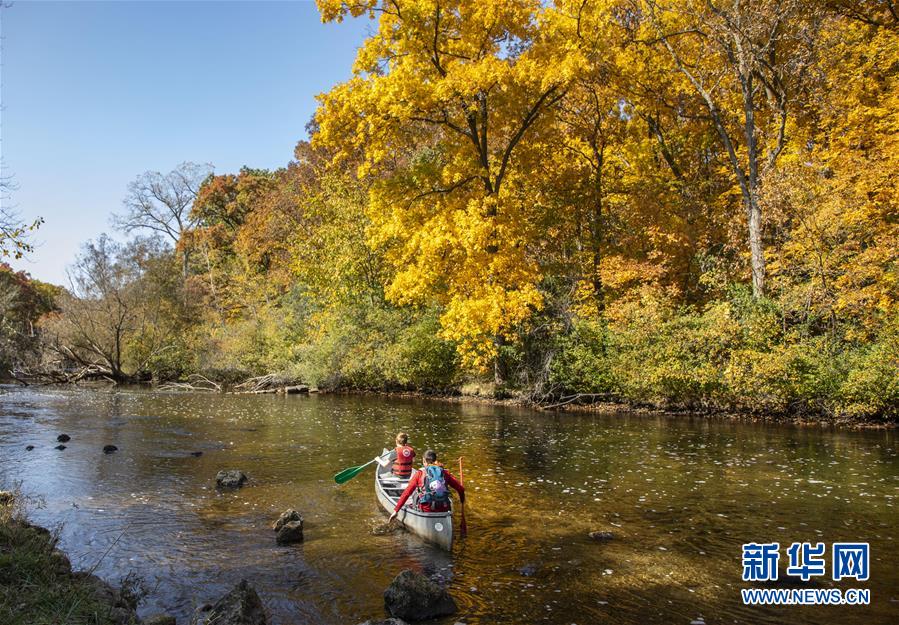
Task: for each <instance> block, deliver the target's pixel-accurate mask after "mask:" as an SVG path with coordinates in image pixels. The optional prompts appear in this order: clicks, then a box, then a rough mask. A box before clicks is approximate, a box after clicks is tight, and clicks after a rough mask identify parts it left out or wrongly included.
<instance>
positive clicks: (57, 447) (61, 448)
mask: <svg viewBox="0 0 899 625" xmlns="http://www.w3.org/2000/svg"><path fill="white" fill-rule="evenodd" d="M65 448H66V446H65V445H57V446H56V447H54V448H53V449H58V450H59V451H62V450H63V449H65Z"/></svg>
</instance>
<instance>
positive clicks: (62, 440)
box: [56, 434, 72, 443]
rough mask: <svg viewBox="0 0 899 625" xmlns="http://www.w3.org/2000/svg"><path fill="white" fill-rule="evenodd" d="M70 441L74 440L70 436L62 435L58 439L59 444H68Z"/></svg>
mask: <svg viewBox="0 0 899 625" xmlns="http://www.w3.org/2000/svg"><path fill="white" fill-rule="evenodd" d="M70 440H72V437H71V436H69V435H68V434H60V435H59V436H57V437H56V442H57V443H68V442H69V441H70Z"/></svg>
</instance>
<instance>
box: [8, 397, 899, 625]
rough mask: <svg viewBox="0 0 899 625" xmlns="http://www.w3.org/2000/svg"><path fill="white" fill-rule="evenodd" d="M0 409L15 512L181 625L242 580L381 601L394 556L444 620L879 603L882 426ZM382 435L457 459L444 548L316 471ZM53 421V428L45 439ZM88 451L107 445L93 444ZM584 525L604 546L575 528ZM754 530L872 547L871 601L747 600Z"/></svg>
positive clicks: (727, 616) (886, 575)
mask: <svg viewBox="0 0 899 625" xmlns="http://www.w3.org/2000/svg"><path fill="white" fill-rule="evenodd" d="M0 405H2V415H0V487H5V486H9V485H10V484H11V483H13V482H14V481H17V480H21V481H22V482H23V486H24V489H25V490H26V491H27V492H28V493H30V494H34V495H40V496H42V497H43V498H44V500H45V501H46V507H45V508H43V509H38V510H35V511H34V514H33V516H34V518H35V520H36V521H37V522H39V523H45V524H51V525H54V524H57V523H60V522H62V523H63V528H62V547H63V548H64V549H66V551H67V552H68V553H69V554H70V555H71V556H72V560H73V562H74V563H75V564H76V565H77V566H81V567H84V568H88V567H91V566H94V565H95V564H97V562H98V561H99V565H98V569H97V570H98V572H99V573H100V574H101V575H103V576H104V577H107V578H109V579H118V578H121V577H122V576H123V575H124V574H125V573H127V572H128V571H130V570H135V571H136V572H138V573H139V574H140V575H142V576H143V577H145V578H146V579H147V580H148V581H149V582H150V585H151V586H153V585H156V584H158V587H157V589H156V592H155V593H154V594H153V595H152V596H151V597H150V598H149V600H148V603H147V604H146V605H144V607H143V608H142V611H143V612H144V613H150V612H156V611H160V610H166V611H169V612H172V613H174V614H176V615H178V616H179V617H181V618H182V619H185V618H187V616H188V615H189V614H190V613H191V612H192V610H193V609H194V608H195V607H196V606H197V605H200V604H202V603H205V602H207V601H210V600H214V599H215V598H216V597H217V596H218V595H220V594H221V593H222V592H223V591H224V590H226V589H227V588H228V587H229V586H231V585H233V584H234V583H235V582H236V581H237V580H239V579H240V578H242V577H246V578H247V579H250V580H251V581H252V582H253V583H254V585H255V586H256V587H257V588H258V589H259V590H260V592H261V594H262V596H263V599H264V601H265V602H266V605H267V606H268V608H269V610H270V612H271V614H272V616H273V622H274V623H282V624H285V625H286V624H288V623H294V622H303V621H304V619H305V620H308V621H309V622H316V623H335V624H336V623H341V624H343V623H354V622H358V621H362V620H365V619H367V618H371V617H374V616H378V615H380V614H382V610H383V607H382V606H383V604H382V598H381V591H382V589H383V588H384V587H386V585H387V584H388V583H389V581H390V579H392V577H393V576H394V575H395V574H396V573H397V572H398V571H399V570H401V569H402V568H406V567H411V568H415V569H418V570H425V571H428V572H431V573H434V574H436V575H440V576H442V577H444V578H445V579H446V580H447V581H448V582H449V583H450V585H451V592H452V593H453V595H454V596H455V597H456V598H457V600H458V602H459V605H460V608H461V613H460V614H459V615H457V616H456V617H455V618H453V619H449V620H448V621H447V623H453V622H456V621H463V622H466V623H539V622H548V623H578V624H583V623H593V622H610V623H638V622H639V623H690V622H691V621H693V620H698V619H700V617H701V618H702V619H703V620H704V621H705V622H706V623H712V622H745V623H759V622H770V623H817V622H840V623H863V622H864V623H866V624H870V623H877V622H884V623H886V622H894V621H895V617H896V615H897V606H899V603H897V602H899V596H897V593H896V590H895V589H896V587H897V581H899V573H897V567H896V566H895V564H896V557H895V555H894V552H895V543H894V536H895V533H896V528H897V525H899V521H897V516H896V513H895V510H894V504H895V497H896V494H897V493H896V490H897V486H899V479H897V478H899V466H897V443H896V440H895V437H894V434H893V433H891V432H870V433H853V432H824V431H820V430H814V429H795V428H772V427H764V426H756V425H744V424H733V423H715V422H709V421H707V420H704V419H679V420H673V419H671V418H668V417H663V416H659V417H646V416H633V415H629V416H619V417H599V416H592V415H554V414H536V413H532V412H530V411H527V410H516V409H508V408H495V407H488V406H483V405H464V404H463V405H460V404H443V403H436V402H428V401H422V400H402V401H399V400H389V401H388V400H383V399H373V398H360V397H333V396H322V397H294V396H291V397H259V396H249V397H248V396H218V395H171V394H153V393H143V392H114V393H105V392H73V391H46V390H43V391H42V390H30V389H25V390H21V389H7V393H6V394H4V395H2V396H0ZM399 430H403V431H407V432H410V433H411V434H412V438H413V441H412V442H413V444H414V445H415V446H416V447H417V448H419V449H424V448H427V447H433V448H435V449H437V450H438V451H439V452H440V453H441V455H442V458H443V459H444V460H445V461H446V463H447V465H448V467H450V468H452V469H453V470H455V469H456V468H457V466H456V462H455V460H456V458H458V457H459V456H460V455H462V456H464V457H465V462H466V466H465V482H466V487H467V488H468V490H469V493H470V499H469V501H468V504H467V505H466V514H467V519H468V525H469V536H468V538H467V539H465V540H458V541H457V542H456V545H455V546H454V551H453V553H452V554H445V553H443V552H440V551H438V550H434V549H431V548H429V547H427V546H426V545H423V544H422V543H421V542H420V541H419V540H418V539H417V538H416V537H414V536H411V535H409V534H406V533H403V532H393V533H378V532H374V533H373V532H372V531H371V528H372V527H376V526H378V525H379V524H381V523H382V522H383V518H384V517H383V516H382V515H381V514H380V513H379V511H378V508H377V504H376V502H375V498H374V493H373V488H372V483H371V481H372V476H371V475H370V474H363V475H360V476H359V477H357V478H356V479H355V480H353V481H351V482H349V483H348V484H346V485H344V486H341V487H338V486H336V485H335V484H334V483H333V481H331V479H330V477H331V475H332V474H333V473H335V472H336V471H338V470H339V469H342V468H345V467H347V466H350V465H354V464H358V463H360V462H364V461H366V460H368V459H370V458H371V457H372V456H373V455H374V453H376V452H377V451H380V449H381V447H382V446H384V445H385V444H388V443H389V441H390V440H392V437H393V434H395V433H396V432H397V431H399ZM62 432H65V433H67V434H69V435H71V436H72V440H71V441H70V442H69V443H68V444H67V445H68V449H66V450H65V451H62V452H59V451H56V450H54V449H53V446H54V445H55V444H56V443H55V437H56V435H57V434H59V433H62ZM28 444H33V445H35V447H36V448H35V449H34V450H33V451H31V452H27V451H25V446H26V445H28ZM106 444H114V445H116V446H117V447H118V448H119V451H118V452H116V453H115V454H111V455H104V454H103V453H102V451H101V449H102V447H103V445H106ZM196 452H202V454H201V455H199V456H196V455H193V454H195V453H196ZM222 468H240V469H242V470H244V471H245V472H246V473H247V474H248V475H250V478H251V482H250V484H249V486H247V487H246V488H244V489H242V490H240V491H238V492H234V493H220V492H218V491H216V490H215V488H214V476H215V473H216V472H217V471H218V470H219V469H222ZM287 507H294V508H297V509H298V510H300V511H302V513H303V515H304V516H305V518H306V537H307V538H306V542H305V543H303V544H302V545H299V546H296V547H289V548H284V547H277V546H276V545H275V544H274V536H273V532H272V531H271V529H270V523H271V522H272V520H273V519H274V518H275V517H276V516H277V515H278V514H279V513H280V512H281V511H282V510H283V509H285V508H287ZM597 529H603V530H611V531H613V532H614V533H615V535H616V538H615V540H613V541H611V542H608V543H602V544H600V543H595V542H593V541H591V540H590V539H589V538H588V537H587V533H588V532H589V531H591V530H597ZM751 540H771V541H774V540H778V541H780V542H781V544H783V543H790V542H792V541H810V540H821V541H823V542H827V543H831V542H834V541H839V540H868V541H869V542H870V543H871V549H872V556H873V564H872V571H873V573H872V577H871V580H870V582H869V583H868V585H867V587H869V588H871V591H872V596H873V600H874V605H872V606H869V607H864V608H860V607H846V608H842V607H826V608H820V609H802V610H796V609H761V608H745V607H743V606H742V605H741V604H740V603H739V588H741V587H742V586H743V584H742V582H741V581H740V577H739V576H740V567H739V553H740V551H739V550H740V545H741V544H742V543H743V542H748V541H751ZM107 549H109V553H108V554H107V555H106V556H105V557H103V554H104V552H106V551H107ZM101 557H102V560H101ZM820 583H821V585H822V586H824V587H828V586H830V585H831V582H829V581H827V580H824V581H821V582H820Z"/></svg>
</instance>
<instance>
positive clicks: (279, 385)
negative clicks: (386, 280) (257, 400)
mask: <svg viewBox="0 0 899 625" xmlns="http://www.w3.org/2000/svg"><path fill="white" fill-rule="evenodd" d="M233 392H234V393H235V394H237V395H263V394H269V393H272V394H275V393H278V394H286V395H296V394H300V393H308V392H309V387H308V386H307V385H305V384H299V383H298V382H297V381H296V380H295V379H293V378H288V377H285V376H281V375H278V374H275V373H270V374H268V375H261V376H258V377H255V378H250V379H249V380H246V381H245V382H241V383H240V384H238V385H237V386H235V387H234V391H233Z"/></svg>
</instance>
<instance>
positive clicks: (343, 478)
mask: <svg viewBox="0 0 899 625" xmlns="http://www.w3.org/2000/svg"><path fill="white" fill-rule="evenodd" d="M380 459H381V458H380V457H378V458H375V459H374V460H369V461H368V462H366V463H365V464H360V465H359V466H358V467H350V468H349V469H344V470H343V471H341V472H340V473H338V474H337V475H335V476H334V481H335V482H337V483H338V484H345V483H346V482H349V481H350V480H351V479H353V478H354V477H356V476H357V475H359V474H360V473H362V469H364V468H365V467H367V466H368V465H370V464H372V463H373V462H378V461H379V460H380Z"/></svg>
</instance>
